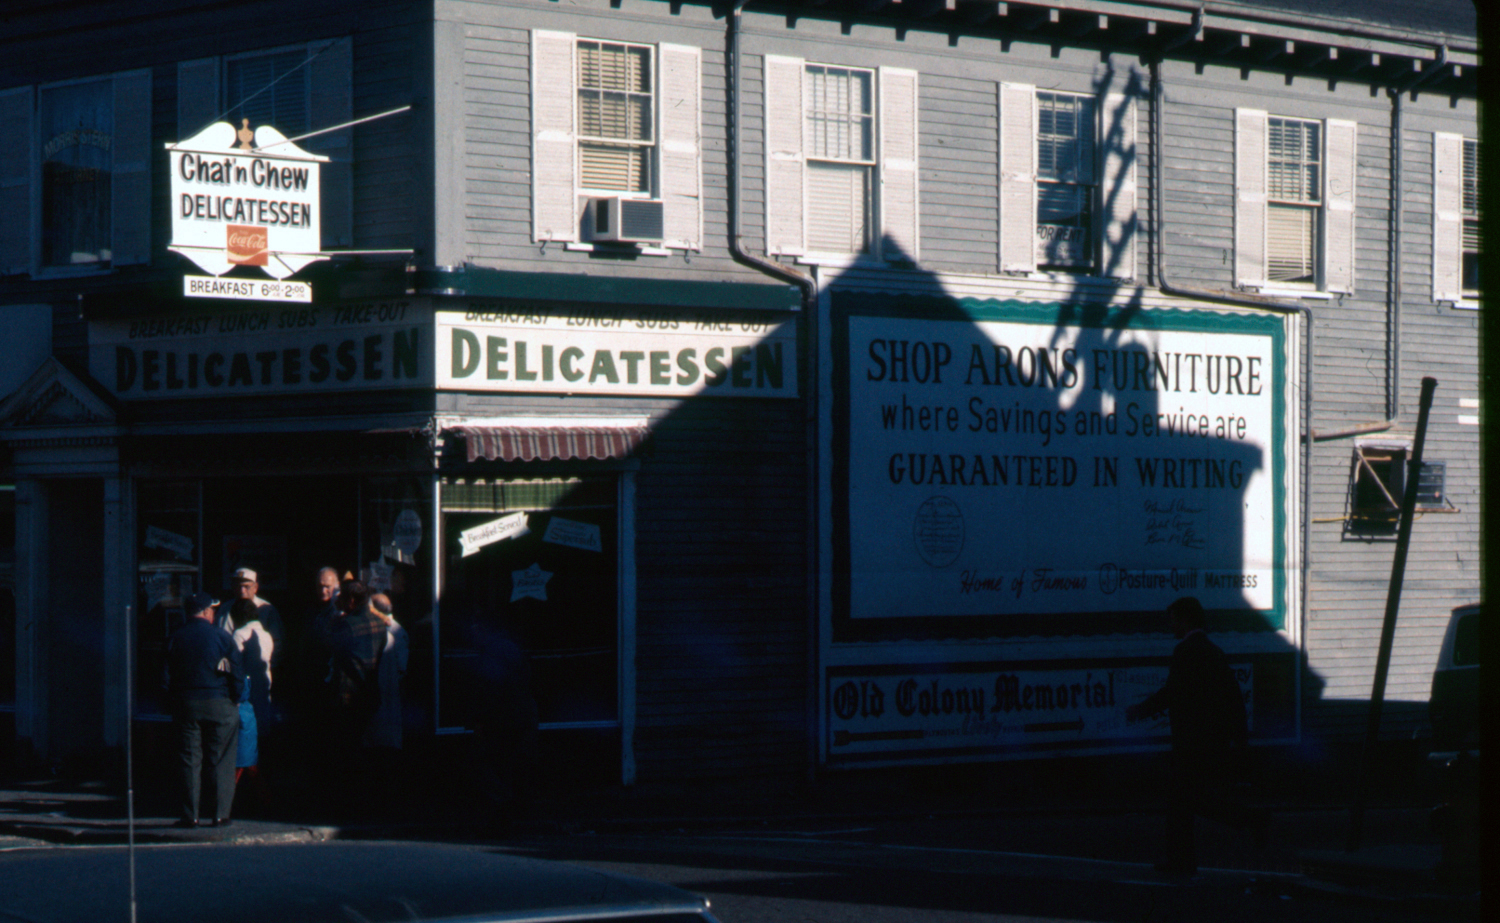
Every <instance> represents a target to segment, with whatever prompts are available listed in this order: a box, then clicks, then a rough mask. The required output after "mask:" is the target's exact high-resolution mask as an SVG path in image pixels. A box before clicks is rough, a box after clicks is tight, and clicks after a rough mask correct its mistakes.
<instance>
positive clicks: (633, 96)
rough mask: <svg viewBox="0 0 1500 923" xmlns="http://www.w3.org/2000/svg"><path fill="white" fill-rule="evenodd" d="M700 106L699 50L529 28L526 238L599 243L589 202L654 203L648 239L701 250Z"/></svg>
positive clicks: (594, 212) (596, 205) (645, 207)
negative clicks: (656, 216)
mask: <svg viewBox="0 0 1500 923" xmlns="http://www.w3.org/2000/svg"><path fill="white" fill-rule="evenodd" d="M702 109H703V51H702V49H699V48H694V47H692V46H689V45H672V44H667V43H665V42H663V43H661V44H657V45H644V44H638V43H629V42H612V41H607V40H605V39H593V38H580V37H579V36H578V35H576V34H574V33H572V32H552V31H548V30H542V29H538V30H535V31H533V32H532V33H531V233H532V238H533V239H534V240H539V241H560V242H570V243H576V242H578V241H580V240H581V239H582V240H596V239H597V238H596V237H593V236H592V235H593V234H594V233H596V231H595V226H594V225H592V224H590V226H589V230H588V232H587V233H586V232H585V229H584V223H585V222H584V218H585V215H592V216H594V217H597V216H598V215H599V214H600V212H599V210H598V209H599V208H604V207H607V205H608V203H605V202H598V203H595V202H594V200H596V199H601V200H602V199H607V198H611V197H614V196H626V197H628V198H631V199H636V200H641V199H647V200H660V202H661V206H660V215H661V219H660V224H659V226H657V227H654V228H653V233H652V236H651V238H650V240H651V241H654V240H655V234H656V233H659V234H660V235H661V246H663V247H671V248H677V249H683V250H698V249H700V248H701V247H702V244H703V201H702V199H703V153H702V151H703V145H702V134H703V126H702V116H701V113H702ZM640 208H641V210H642V211H645V210H648V209H652V208H653V206H649V205H646V204H644V203H642V204H641V205H640Z"/></svg>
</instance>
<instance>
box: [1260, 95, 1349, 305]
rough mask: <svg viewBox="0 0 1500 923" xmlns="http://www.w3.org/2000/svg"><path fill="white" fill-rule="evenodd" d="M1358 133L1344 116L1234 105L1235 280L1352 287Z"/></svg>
mask: <svg viewBox="0 0 1500 923" xmlns="http://www.w3.org/2000/svg"><path fill="white" fill-rule="evenodd" d="M1358 135H1359V126H1358V125H1357V124H1355V123H1354V122H1348V121H1343V120H1340V119H1327V120H1324V121H1317V120H1312V119H1296V118H1284V117H1280V116H1275V117H1273V116H1270V115H1268V114H1267V113H1265V112H1263V111H1261V110H1257V109H1239V110H1236V112H1235V212H1234V227H1235V282H1236V284H1238V285H1241V286H1245V287H1247V288H1254V289H1262V290H1263V289H1266V288H1274V287H1276V286H1283V287H1286V288H1288V289H1292V290H1297V289H1306V290H1308V291H1313V290H1318V291H1325V292H1352V291H1353V290H1354V194H1355V180H1356V171H1355V162H1356V161H1355V151H1356V145H1357V142H1358Z"/></svg>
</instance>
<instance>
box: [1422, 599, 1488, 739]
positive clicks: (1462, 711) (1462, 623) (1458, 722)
mask: <svg viewBox="0 0 1500 923" xmlns="http://www.w3.org/2000/svg"><path fill="white" fill-rule="evenodd" d="M1479 646H1480V638H1479V604H1478V603H1472V604H1470V605H1466V606H1459V607H1458V608H1456V609H1454V610H1453V615H1452V617H1450V618H1449V620H1448V631H1447V634H1445V635H1444V636H1443V647H1442V650H1441V651H1439V653H1438V662H1437V667H1436V668H1435V669H1434V670H1433V671H1432V695H1431V697H1430V698H1429V699H1428V704H1427V708H1428V717H1429V718H1430V719H1431V720H1432V752H1433V757H1434V758H1435V759H1442V760H1447V759H1451V758H1452V757H1454V756H1456V755H1457V754H1458V753H1460V752H1463V751H1470V752H1473V753H1474V754H1475V755H1477V754H1478V751H1479V737H1480V721H1479Z"/></svg>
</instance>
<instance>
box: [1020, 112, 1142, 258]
mask: <svg viewBox="0 0 1500 923" xmlns="http://www.w3.org/2000/svg"><path fill="white" fill-rule="evenodd" d="M999 114H1000V118H999V123H1000V136H999V155H1000V162H999V174H1000V175H999V192H1000V194H999V201H998V203H997V205H998V210H999V268H1000V271H1001V272H1009V273H1021V274H1027V273H1033V272H1036V271H1038V270H1047V271H1059V270H1061V271H1066V272H1075V273H1087V274H1092V275H1098V276H1103V277H1107V278H1113V279H1133V278H1135V264H1136V249H1137V248H1136V240H1137V237H1138V231H1139V216H1138V215H1137V214H1136V202H1137V196H1136V164H1137V162H1138V160H1139V158H1138V156H1137V152H1136V100H1135V98H1134V97H1133V96H1131V95H1130V94H1127V93H1114V92H1105V93H1102V94H1095V95H1086V94H1081V93H1060V92H1054V91H1051V90H1038V89H1037V88H1036V87H1035V86H1032V85H1031V84H1023V83H1002V84H1001V85H1000V113H999Z"/></svg>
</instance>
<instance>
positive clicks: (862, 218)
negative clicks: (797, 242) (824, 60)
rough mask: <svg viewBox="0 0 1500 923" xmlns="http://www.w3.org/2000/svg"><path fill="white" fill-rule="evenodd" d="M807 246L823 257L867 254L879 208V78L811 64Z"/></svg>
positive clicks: (806, 101) (806, 93) (806, 90)
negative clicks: (877, 152) (876, 116)
mask: <svg viewBox="0 0 1500 923" xmlns="http://www.w3.org/2000/svg"><path fill="white" fill-rule="evenodd" d="M803 97H804V98H803V111H804V112H805V113H806V117H807V141H808V145H807V204H808V215H807V246H808V249H809V250H812V251H815V252H820V253H868V252H869V250H870V244H871V241H870V219H871V217H872V216H873V213H874V210H875V189H874V185H875V74H874V72H873V71H868V70H856V69H853V68H848V67H824V66H822V65H809V66H808V68H807V79H806V80H805V81H804V82H803Z"/></svg>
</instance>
